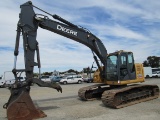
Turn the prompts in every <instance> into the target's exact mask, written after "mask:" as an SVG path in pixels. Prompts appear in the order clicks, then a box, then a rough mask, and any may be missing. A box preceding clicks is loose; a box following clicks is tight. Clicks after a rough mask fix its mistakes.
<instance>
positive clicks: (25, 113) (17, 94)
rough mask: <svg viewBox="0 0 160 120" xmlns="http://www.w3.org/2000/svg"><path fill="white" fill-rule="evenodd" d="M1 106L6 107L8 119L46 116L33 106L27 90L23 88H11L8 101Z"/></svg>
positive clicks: (20, 119) (30, 118)
mask: <svg viewBox="0 0 160 120" xmlns="http://www.w3.org/2000/svg"><path fill="white" fill-rule="evenodd" d="M3 107H4V108H5V107H6V109H7V118H8V120H32V119H38V118H43V117H46V116H47V115H46V114H45V113H44V112H43V111H41V110H39V109H37V108H36V107H35V106H34V104H33V102H32V99H31V97H30V95H29V92H28V91H26V90H25V89H22V90H21V91H17V90H13V91H12V93H11V97H10V99H9V101H8V103H6V104H5V105H4V106H3Z"/></svg>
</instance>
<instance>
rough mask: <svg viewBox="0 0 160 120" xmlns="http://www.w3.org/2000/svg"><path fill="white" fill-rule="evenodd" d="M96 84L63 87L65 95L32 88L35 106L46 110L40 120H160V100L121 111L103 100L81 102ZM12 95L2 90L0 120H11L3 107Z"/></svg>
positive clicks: (155, 80)
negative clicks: (82, 90)
mask: <svg viewBox="0 0 160 120" xmlns="http://www.w3.org/2000/svg"><path fill="white" fill-rule="evenodd" d="M92 84H93V83H83V84H68V85H61V86H62V89H63V93H59V92H57V91H56V90H54V89H50V88H41V87H38V86H36V85H34V86H32V88H31V97H32V100H33V102H34V104H35V105H36V106H37V107H39V108H40V109H41V110H43V111H44V112H45V113H46V114H47V117H45V118H41V119H40V120H75V119H78V120H104V119H108V120H159V119H160V98H158V99H154V100H151V101H147V102H143V103H139V104H136V105H132V106H129V107H125V108H121V109H112V108H108V107H105V106H104V105H103V104H102V102H101V100H95V101H81V100H80V99H79V98H78V90H79V88H81V87H84V86H88V85H92ZM143 84H157V85H158V86H159V87H160V79H153V78H152V79H147V80H146V82H145V83H143ZM9 96H10V92H9V90H8V89H6V88H0V120H7V118H6V110H5V109H3V104H4V103H5V102H7V101H8V98H9Z"/></svg>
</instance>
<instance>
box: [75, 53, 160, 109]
mask: <svg viewBox="0 0 160 120" xmlns="http://www.w3.org/2000/svg"><path fill="white" fill-rule="evenodd" d="M106 56H107V67H106V68H105V67H104V66H103V67H99V69H97V70H96V71H95V72H94V75H93V82H95V83H100V84H95V85H91V86H87V87H83V88H81V89H79V91H78V95H79V97H80V98H81V99H82V100H94V99H97V98H101V99H102V102H103V104H104V105H105V106H108V107H111V108H122V107H126V106H129V105H133V104H136V103H140V102H144V101H147V100H151V99H155V98H158V97H159V87H158V86H157V85H145V84H132V83H141V82H144V81H145V78H144V70H143V64H140V63H134V59H133V53H132V52H127V51H124V50H120V51H116V52H114V53H110V54H108V55H106ZM104 69H106V77H102V75H101V71H103V70H104Z"/></svg>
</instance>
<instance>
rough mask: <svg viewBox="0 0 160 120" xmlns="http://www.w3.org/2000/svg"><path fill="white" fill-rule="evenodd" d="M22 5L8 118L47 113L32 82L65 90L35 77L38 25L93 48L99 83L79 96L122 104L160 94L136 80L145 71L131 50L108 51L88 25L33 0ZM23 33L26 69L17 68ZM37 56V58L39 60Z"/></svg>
mask: <svg viewBox="0 0 160 120" xmlns="http://www.w3.org/2000/svg"><path fill="white" fill-rule="evenodd" d="M20 8H21V12H20V14H19V21H18V24H17V36H16V43H15V50H14V56H15V60H14V68H13V70H12V72H13V74H14V76H15V79H16V82H15V84H13V86H12V87H11V89H10V91H11V95H10V98H9V100H8V102H7V103H6V104H4V106H3V107H4V108H6V109H7V118H8V119H9V120H32V119H38V118H42V117H46V115H45V113H44V112H43V111H41V110H40V109H38V108H36V107H35V106H34V103H33V101H32V99H31V97H30V95H29V93H30V86H31V85H32V83H36V84H37V85H39V86H41V87H50V88H54V89H56V90H57V91H60V92H62V88H61V87H60V85H59V84H57V83H45V82H43V81H41V79H40V78H34V77H33V70H34V67H35V66H38V68H39V73H40V72H41V64H40V55H39V46H38V42H37V40H36V36H37V29H38V27H40V28H43V29H46V30H48V31H51V32H54V33H56V34H59V35H62V36H64V37H67V38H69V39H71V40H74V41H77V42H79V43H81V44H83V45H85V46H87V47H89V48H90V49H91V51H92V53H93V58H94V60H95V61H96V64H97V66H98V70H97V71H96V72H95V75H94V82H96V83H97V84H95V85H91V86H88V87H83V88H80V89H79V91H78V96H79V97H80V98H81V99H82V100H93V99H97V98H101V99H102V102H103V103H104V105H106V106H109V107H112V108H121V107H125V106H129V105H132V104H135V103H139V102H143V101H147V100H151V99H155V98H158V97H159V87H158V86H157V85H145V84H133V83H139V82H144V71H143V65H142V64H136V63H134V57H133V53H132V52H128V51H123V50H120V51H116V52H114V53H110V54H108V53H107V50H106V48H105V46H104V44H103V43H102V41H101V40H100V39H99V38H98V37H96V36H95V35H94V34H92V33H91V32H90V31H89V30H87V29H86V28H83V27H81V26H78V25H75V24H73V23H71V22H69V21H67V20H65V19H63V18H62V17H60V16H58V15H56V14H53V15H52V14H50V13H48V12H46V11H44V10H42V9H40V8H39V7H37V6H34V5H33V4H32V2H31V1H28V2H26V3H24V4H22V5H20ZM34 9H38V10H39V11H41V12H44V13H45V14H47V15H49V16H51V17H53V19H54V20H51V19H50V18H49V17H48V16H46V15H43V14H37V13H35V12H34ZM21 35H22V36H23V37H22V38H23V48H24V61H25V69H16V61H17V56H18V53H19V42H20V36H21ZM35 53H36V56H35ZM34 58H37V60H36V62H35V60H34ZM99 61H101V63H102V65H100V63H99ZM21 72H25V73H26V79H25V83H21V82H20V80H19V79H18V76H17V74H18V73H21Z"/></svg>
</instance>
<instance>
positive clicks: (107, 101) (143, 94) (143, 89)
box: [78, 84, 159, 108]
mask: <svg viewBox="0 0 160 120" xmlns="http://www.w3.org/2000/svg"><path fill="white" fill-rule="evenodd" d="M78 96H79V97H80V98H81V99H82V100H95V99H97V98H101V99H102V102H103V104H104V105H105V106H108V107H112V108H122V107H126V106H130V105H133V104H137V103H140V102H144V101H148V100H152V99H155V98H158V97H159V87H158V86H157V85H140V84H134V85H130V86H126V87H124V86H123V87H118V88H112V87H109V86H107V85H106V84H96V85H92V86H88V87H83V88H81V89H79V91H78Z"/></svg>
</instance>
